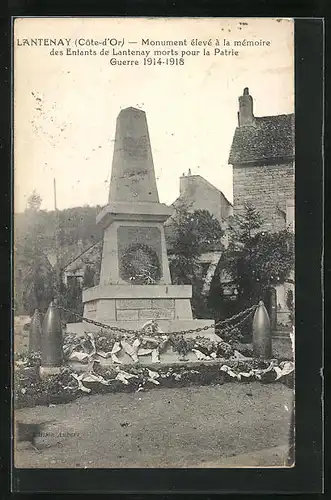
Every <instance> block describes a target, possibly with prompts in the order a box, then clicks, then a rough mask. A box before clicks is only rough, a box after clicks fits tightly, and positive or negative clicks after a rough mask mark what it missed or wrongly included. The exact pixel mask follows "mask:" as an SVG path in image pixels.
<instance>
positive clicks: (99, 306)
mask: <svg viewBox="0 0 331 500" xmlns="http://www.w3.org/2000/svg"><path fill="white" fill-rule="evenodd" d="M170 215H171V209H170V208H169V207H168V206H167V205H165V204H163V203H160V202H159V196H158V190H157V184H156V177H155V171H154V164H153V157H152V151H151V144H150V138H149V133H148V126H147V119H146V114H145V112H144V111H142V110H140V109H136V108H132V107H130V108H126V109H123V110H122V111H121V112H120V113H119V115H118V117H117V123H116V135H115V144H114V155H113V163H112V171H111V181H110V190H109V200H108V205H107V206H106V207H104V208H103V210H102V211H101V212H100V214H99V215H98V216H97V224H100V225H101V227H102V228H103V231H104V237H103V252H102V261H101V271H100V282H99V285H97V286H94V287H92V288H89V289H86V290H84V291H83V304H84V317H85V318H87V319H90V320H94V321H97V322H100V323H103V324H105V325H109V326H111V327H115V328H117V327H118V328H124V329H128V330H134V331H145V329H146V331H147V332H148V327H149V326H153V327H154V330H155V328H156V331H157V332H158V333H160V334H163V333H164V334H165V335H168V334H171V333H172V332H185V331H186V330H193V329H197V328H202V327H205V326H206V327H207V326H209V328H208V329H206V330H204V331H202V332H201V331H200V332H199V333H184V335H186V336H188V337H194V336H196V335H199V336H206V337H208V338H210V339H214V340H220V339H219V337H218V336H217V335H216V334H215V329H214V321H213V320H205V319H203V320H202V319H193V317H192V309H191V302H190V299H191V296H192V287H191V285H173V284H172V282H171V276H170V271H169V262H168V256H167V248H166V241H165V235H164V227H163V224H164V222H165V221H166V219H167V218H168V217H169V216H170ZM98 329H100V328H98V327H96V326H95V325H93V324H89V323H87V322H84V321H83V322H81V323H71V324H68V325H67V332H68V333H77V334H84V333H86V332H91V333H93V332H95V331H97V330H98ZM114 331H115V330H114ZM109 334H110V335H111V334H112V333H111V331H110V333H109ZM170 351H171V348H170V347H169V348H168V349H165V350H164V352H163V353H161V354H160V361H161V362H162V361H163V362H171V361H175V360H176V358H178V357H179V355H178V353H175V352H170ZM121 356H122V357H124V358H125V359H123V360H122V361H123V362H128V363H130V362H132V359H131V358H130V357H129V356H128V355H127V353H124V352H121V353H119V354H118V357H119V358H120V357H121ZM189 357H192V360H196V357H195V356H194V354H193V353H189ZM139 361H140V362H143V363H150V362H151V356H150V355H146V356H141V357H140V359H139Z"/></svg>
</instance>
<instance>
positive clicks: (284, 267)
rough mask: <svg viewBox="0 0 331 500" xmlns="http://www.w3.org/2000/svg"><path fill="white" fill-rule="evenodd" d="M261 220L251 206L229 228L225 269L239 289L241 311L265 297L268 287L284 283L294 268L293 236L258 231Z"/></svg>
mask: <svg viewBox="0 0 331 500" xmlns="http://www.w3.org/2000/svg"><path fill="white" fill-rule="evenodd" d="M262 224H263V220H262V217H261V215H260V214H259V213H258V212H257V211H256V209H255V208H254V207H253V206H250V205H246V206H245V211H244V214H243V215H235V216H234V217H233V218H232V222H231V224H230V244H229V246H228V248H227V250H226V251H225V253H224V258H225V268H226V270H227V271H228V272H229V273H230V274H231V276H232V277H233V279H234V280H235V281H236V283H237V287H238V292H239V295H238V298H239V301H238V305H239V306H240V308H243V307H247V306H249V305H252V304H253V303H254V302H256V301H258V300H259V299H261V298H263V297H264V294H265V292H266V290H267V289H268V288H269V287H270V286H274V285H277V284H280V283H283V282H284V281H285V280H286V278H287V277H288V276H289V274H290V272H291V270H292V269H293V266H294V239H293V234H292V233H291V232H290V231H289V230H287V229H284V230H282V231H278V232H273V233H270V232H265V231H261V227H262Z"/></svg>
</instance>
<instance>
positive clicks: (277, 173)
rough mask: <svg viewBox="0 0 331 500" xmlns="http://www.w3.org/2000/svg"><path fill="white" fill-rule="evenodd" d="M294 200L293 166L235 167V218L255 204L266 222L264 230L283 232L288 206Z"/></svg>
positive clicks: (289, 164)
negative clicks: (245, 206) (249, 205)
mask: <svg viewBox="0 0 331 500" xmlns="http://www.w3.org/2000/svg"><path fill="white" fill-rule="evenodd" d="M293 200H294V166H293V163H287V164H276V165H261V166H260V165H250V166H234V168H233V201H234V203H233V205H234V213H235V214H240V213H242V212H243V210H244V204H245V203H248V204H251V205H253V206H254V207H255V208H256V209H257V210H258V211H259V212H260V213H261V215H262V217H263V218H264V220H265V223H264V225H263V229H264V230H266V231H280V230H282V229H284V228H285V227H286V224H287V221H286V212H287V205H288V204H289V203H291V202H292V203H293Z"/></svg>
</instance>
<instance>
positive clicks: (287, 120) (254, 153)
mask: <svg viewBox="0 0 331 500" xmlns="http://www.w3.org/2000/svg"><path fill="white" fill-rule="evenodd" d="M293 157H294V115H293V114H289V115H278V116H263V117H259V118H254V124H253V125H246V126H242V127H237V128H236V131H235V133H234V137H233V141H232V146H231V150H230V156H229V163H230V164H231V165H238V164H239V165H240V164H243V163H250V162H262V161H264V162H268V161H270V160H277V159H281V158H293Z"/></svg>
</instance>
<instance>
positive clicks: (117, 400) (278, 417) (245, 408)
mask: <svg viewBox="0 0 331 500" xmlns="http://www.w3.org/2000/svg"><path fill="white" fill-rule="evenodd" d="M291 402H292V391H291V389H289V388H288V387H286V386H284V385H282V384H277V383H272V384H269V385H263V384H261V383H259V382H252V383H246V384H245V383H227V384H224V385H217V386H204V387H185V388H176V389H175V388H171V389H166V388H160V389H155V390H151V391H149V392H136V393H129V394H128V393H117V394H107V395H95V396H90V397H84V398H79V399H78V400H76V401H74V402H72V403H68V404H63V405H57V406H51V407H41V406H40V407H35V408H24V409H20V410H16V412H15V416H16V418H17V419H18V420H20V421H22V422H41V421H50V420H53V421H54V422H52V423H49V424H47V425H46V426H45V428H44V430H43V434H44V435H43V436H40V437H38V439H37V444H38V447H39V448H40V453H38V452H37V451H35V450H34V449H32V448H31V446H30V445H29V444H28V443H18V444H17V447H16V451H15V453H14V460H15V466H16V467H43V468H45V467H51V468H58V467H60V468H64V467H70V468H75V467H78V468H83V467H87V468H91V467H102V468H122V467H143V468H147V467H222V466H225V467H236V466H237V467H238V466H248V465H251V466H257V465H259V466H261V465H264V466H283V463H284V454H285V453H286V451H287V437H288V429H289V422H290V415H291V412H290V409H291ZM45 434H46V435H45Z"/></svg>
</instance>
